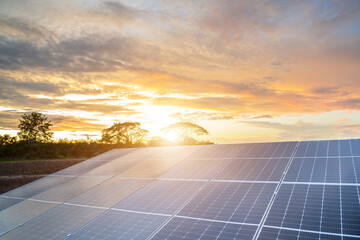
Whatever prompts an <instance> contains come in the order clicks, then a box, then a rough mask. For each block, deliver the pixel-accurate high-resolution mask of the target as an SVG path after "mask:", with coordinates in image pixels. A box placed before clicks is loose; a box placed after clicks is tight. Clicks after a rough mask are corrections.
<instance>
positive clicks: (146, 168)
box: [116, 160, 181, 178]
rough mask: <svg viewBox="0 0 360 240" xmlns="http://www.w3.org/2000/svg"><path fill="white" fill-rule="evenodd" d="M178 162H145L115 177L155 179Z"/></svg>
mask: <svg viewBox="0 0 360 240" xmlns="http://www.w3.org/2000/svg"><path fill="white" fill-rule="evenodd" d="M180 161H181V160H145V161H142V162H140V163H138V164H137V165H135V166H133V167H131V168H129V169H128V170H126V171H124V172H122V173H120V174H118V175H116V177H130V178H131V177H133V178H157V177H158V176H160V175H161V174H162V173H164V172H166V171H167V170H169V169H170V168H172V167H173V166H175V165H176V164H177V163H179V162H180Z"/></svg>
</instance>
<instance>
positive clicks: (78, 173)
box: [0, 139, 360, 240]
mask: <svg viewBox="0 0 360 240" xmlns="http://www.w3.org/2000/svg"><path fill="white" fill-rule="evenodd" d="M359 181H360V140H357V139H355V140H330V141H303V142H280V143H251V144H230V145H205V146H181V147H155V148H138V149H116V150H112V151H109V152H107V153H104V154H101V155H99V156H97V157H95V158H92V159H89V160H87V161H83V162H81V163H79V164H77V165H75V166H72V167H70V168H67V169H64V170H62V171H60V172H58V173H55V174H52V175H50V176H48V177H45V178H43V179H40V180H37V181H35V182H33V183H30V184H27V185H24V186H22V187H20V188H17V189H14V190H12V191H10V192H7V193H5V194H2V195H0V239H171V240H177V239H190V240H191V239H341V240H345V239H346V240H347V239H359V238H360V220H359V219H360V183H359Z"/></svg>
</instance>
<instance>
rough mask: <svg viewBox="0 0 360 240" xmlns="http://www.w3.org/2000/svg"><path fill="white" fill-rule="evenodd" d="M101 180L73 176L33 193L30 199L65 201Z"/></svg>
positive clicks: (101, 180)
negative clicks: (45, 189)
mask: <svg viewBox="0 0 360 240" xmlns="http://www.w3.org/2000/svg"><path fill="white" fill-rule="evenodd" d="M103 181H105V179H103V178H73V179H71V180H70V181H67V182H65V183H63V184H60V185H57V186H55V187H53V188H50V189H49V190H47V191H44V192H42V193H40V194H38V195H35V196H33V197H31V199H38V200H44V201H55V202H65V201H67V200H69V199H71V198H73V197H75V196H76V195H78V194H80V193H82V192H84V191H86V190H88V189H90V188H92V187H94V186H96V185H98V184H100V183H102V182H103Z"/></svg>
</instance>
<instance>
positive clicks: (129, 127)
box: [101, 122, 149, 144]
mask: <svg viewBox="0 0 360 240" xmlns="http://www.w3.org/2000/svg"><path fill="white" fill-rule="evenodd" d="M140 126H141V124H140V123H139V122H124V123H120V122H118V123H114V124H113V125H112V126H111V127H109V128H106V129H104V130H102V132H101V141H102V142H105V143H123V144H135V143H144V142H145V141H146V138H147V136H148V134H149V132H148V131H147V130H145V129H142V128H141V127H140Z"/></svg>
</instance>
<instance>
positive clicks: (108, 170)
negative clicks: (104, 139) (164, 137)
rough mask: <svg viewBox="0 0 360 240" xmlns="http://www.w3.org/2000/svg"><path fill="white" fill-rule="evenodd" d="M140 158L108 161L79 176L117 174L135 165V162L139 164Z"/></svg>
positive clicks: (108, 175) (109, 175) (110, 175)
mask: <svg viewBox="0 0 360 240" xmlns="http://www.w3.org/2000/svg"><path fill="white" fill-rule="evenodd" d="M140 162H141V161H140V160H134V161H131V160H123V161H110V162H107V163H105V164H102V165H101V166H99V167H97V168H94V169H92V170H91V171H88V172H86V173H84V174H83V175H81V176H104V177H112V176H114V175H117V174H119V173H122V172H124V171H126V170H128V169H129V168H131V167H133V166H135V165H136V164H139V163H140Z"/></svg>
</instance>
